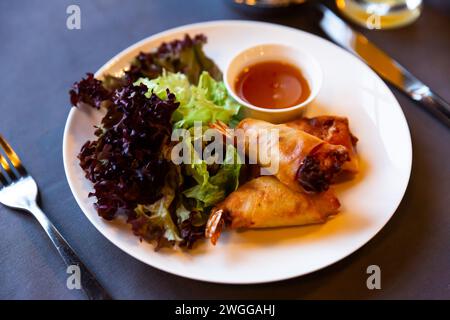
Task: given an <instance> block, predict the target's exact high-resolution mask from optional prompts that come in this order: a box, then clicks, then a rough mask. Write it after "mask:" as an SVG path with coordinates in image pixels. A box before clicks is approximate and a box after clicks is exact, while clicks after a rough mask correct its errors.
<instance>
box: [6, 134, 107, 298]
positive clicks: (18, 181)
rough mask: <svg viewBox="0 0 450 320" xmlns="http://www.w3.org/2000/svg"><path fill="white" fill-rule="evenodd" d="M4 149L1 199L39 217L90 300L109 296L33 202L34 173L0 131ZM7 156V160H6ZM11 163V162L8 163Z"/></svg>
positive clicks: (34, 191) (35, 186)
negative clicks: (78, 269)
mask: <svg viewBox="0 0 450 320" xmlns="http://www.w3.org/2000/svg"><path fill="white" fill-rule="evenodd" d="M1 149H3V151H4V153H5V155H6V158H5V157H3V156H2V154H1V153H0V165H1V167H3V170H4V172H5V173H6V175H5V174H2V171H1V168H0V203H3V204H4V205H5V206H8V207H11V208H14V209H20V210H25V211H28V212H30V213H31V214H33V216H34V217H35V218H36V219H37V220H38V221H39V223H40V224H41V226H42V227H43V228H44V230H45V232H46V233H47V235H48V236H49V238H50V240H52V242H53V244H54V245H55V247H56V249H57V250H58V252H59V254H60V256H61V257H62V259H63V260H64V262H65V264H66V265H67V266H72V265H78V267H79V268H80V274H81V279H80V280H81V281H80V282H81V287H82V289H83V291H84V292H85V293H86V295H87V296H88V298H89V299H91V300H104V299H111V297H110V296H109V294H108V293H107V292H106V290H105V289H104V288H103V287H102V286H101V285H100V283H99V282H98V281H97V280H96V279H95V277H94V276H93V275H92V273H91V272H90V271H89V270H88V268H86V266H85V265H84V264H83V263H82V262H81V260H80V258H78V256H77V254H76V253H75V251H74V250H73V249H72V248H71V247H70V245H69V244H68V243H67V241H66V240H65V239H64V238H63V236H62V235H61V234H60V233H59V231H58V230H57V229H56V228H55V226H54V225H53V224H52V223H51V222H50V220H49V219H48V218H47V216H46V215H45V213H44V212H43V211H42V210H41V209H40V208H39V206H38V204H37V203H36V198H37V195H38V187H37V184H36V182H35V181H34V179H33V177H32V176H30V175H29V174H28V173H27V171H26V170H25V168H24V167H23V165H22V162H21V161H20V159H19V157H18V156H17V154H16V153H15V152H14V150H13V149H12V148H11V146H10V145H9V144H8V142H6V140H5V139H4V138H3V137H2V136H1V135H0V151H1ZM7 159H8V160H9V162H8V161H7ZM10 163H11V164H12V166H10Z"/></svg>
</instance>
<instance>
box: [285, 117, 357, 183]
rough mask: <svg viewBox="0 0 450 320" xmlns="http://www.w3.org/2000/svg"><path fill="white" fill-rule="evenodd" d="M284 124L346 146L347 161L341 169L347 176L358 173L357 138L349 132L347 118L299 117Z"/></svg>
mask: <svg viewBox="0 0 450 320" xmlns="http://www.w3.org/2000/svg"><path fill="white" fill-rule="evenodd" d="M286 125H288V126H290V127H292V128H296V129H300V130H303V131H306V132H307V133H309V134H312V135H313V136H316V137H318V138H320V139H322V140H324V141H326V142H328V143H331V144H335V145H342V146H344V147H346V148H347V151H348V155H349V161H347V162H345V163H344V165H343V166H342V171H343V172H344V173H346V174H349V175H347V176H348V177H351V176H352V175H354V174H356V173H358V171H359V161H358V156H357V153H356V143H357V142H358V139H357V138H356V137H355V136H354V135H353V134H352V133H351V131H350V127H349V124H348V119H347V118H343V117H337V116H319V117H314V118H299V119H297V120H294V121H291V122H288V123H286Z"/></svg>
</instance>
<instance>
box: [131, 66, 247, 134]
mask: <svg viewBox="0 0 450 320" xmlns="http://www.w3.org/2000/svg"><path fill="white" fill-rule="evenodd" d="M134 84H135V85H139V84H144V85H145V86H147V88H148V95H149V96H150V95H151V93H152V92H154V93H155V94H156V95H157V96H158V97H160V98H161V99H165V98H167V89H169V91H170V92H171V93H174V94H175V97H176V99H177V101H178V102H179V103H180V106H179V107H178V109H177V110H176V111H175V113H174V114H173V116H172V121H173V122H174V128H186V129H187V128H190V127H192V126H193V124H194V121H202V122H203V123H204V124H205V125H206V124H208V123H214V122H216V121H217V120H220V121H222V122H224V123H227V124H228V123H230V121H232V120H233V119H234V118H236V117H238V113H239V109H240V107H241V106H240V105H239V104H238V103H237V102H236V101H235V100H234V99H233V98H232V97H230V96H229V94H228V92H227V89H226V88H225V84H224V83H223V82H222V81H216V80H214V79H213V78H212V77H211V76H210V75H209V73H208V72H206V71H204V72H202V74H201V75H200V78H199V81H198V85H197V86H195V85H191V84H190V83H189V80H188V78H187V77H186V76H185V75H184V74H182V73H171V72H163V74H162V75H161V76H160V77H158V78H156V79H152V80H149V79H147V78H140V79H139V80H138V81H136V82H135V83H134Z"/></svg>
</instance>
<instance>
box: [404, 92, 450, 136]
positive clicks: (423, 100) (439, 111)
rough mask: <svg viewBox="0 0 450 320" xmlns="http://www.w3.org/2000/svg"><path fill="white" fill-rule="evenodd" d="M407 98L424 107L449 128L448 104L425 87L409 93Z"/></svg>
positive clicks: (449, 110)
mask: <svg viewBox="0 0 450 320" xmlns="http://www.w3.org/2000/svg"><path fill="white" fill-rule="evenodd" d="M409 96H410V97H411V98H412V99H413V100H414V101H417V102H418V103H420V104H421V105H422V106H424V107H425V108H426V109H427V110H428V111H429V112H430V113H431V114H433V115H434V116H435V117H436V118H437V119H439V120H441V122H442V123H444V124H445V125H446V126H447V127H448V128H450V104H449V103H448V102H447V101H445V100H444V99H442V98H441V97H440V96H438V95H437V94H436V93H434V92H433V91H431V90H430V88H428V87H427V86H425V85H424V86H421V87H420V88H418V89H416V90H412V91H410V92H409Z"/></svg>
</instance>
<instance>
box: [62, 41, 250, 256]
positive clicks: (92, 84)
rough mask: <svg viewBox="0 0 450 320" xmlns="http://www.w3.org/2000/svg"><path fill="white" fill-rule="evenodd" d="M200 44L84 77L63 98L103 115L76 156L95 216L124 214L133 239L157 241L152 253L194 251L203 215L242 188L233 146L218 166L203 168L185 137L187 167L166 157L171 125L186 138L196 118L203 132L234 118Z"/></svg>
mask: <svg viewBox="0 0 450 320" xmlns="http://www.w3.org/2000/svg"><path fill="white" fill-rule="evenodd" d="M205 43H206V37H205V36H204V35H196V36H195V37H192V38H191V37H189V36H188V35H186V36H185V37H184V39H181V40H174V41H171V42H168V43H163V44H162V45H161V46H160V47H158V48H157V49H156V50H153V51H151V52H148V53H143V52H141V53H140V54H139V55H138V56H137V57H136V58H135V59H134V60H133V62H132V63H131V66H130V68H129V69H128V70H126V71H125V72H124V75H123V76H121V77H115V76H112V75H105V76H104V77H103V79H102V80H100V79H96V78H94V75H93V74H92V73H88V74H87V77H86V78H85V79H82V80H81V81H79V82H77V83H75V84H74V85H73V87H72V89H71V90H70V92H69V94H70V100H71V102H72V105H74V106H79V105H80V104H88V105H91V106H92V107H95V108H97V109H99V108H104V109H106V111H107V112H106V115H105V116H104V118H103V119H102V122H101V124H100V125H99V127H97V130H96V132H95V134H96V139H95V140H93V141H87V142H86V143H85V145H84V146H83V147H82V149H81V151H80V154H79V155H78V158H79V159H80V166H81V168H82V169H83V170H84V172H85V175H86V178H88V179H89V180H90V181H92V183H93V187H94V191H93V192H92V193H90V195H89V196H93V197H95V198H96V200H97V201H96V203H95V204H94V205H95V208H96V209H97V212H98V214H99V215H100V216H102V217H103V218H105V219H108V220H111V219H114V218H115V217H116V216H117V215H124V216H126V217H127V222H128V223H130V224H131V226H132V230H133V232H134V234H135V235H137V236H139V237H140V238H141V239H145V240H147V241H149V242H156V247H155V249H158V248H161V247H163V246H173V245H175V244H177V245H179V246H185V247H188V248H190V247H192V245H193V244H194V243H195V241H197V240H198V239H201V238H203V237H204V233H205V224H206V221H207V219H208V216H209V212H210V209H211V208H212V207H213V206H214V205H215V204H217V203H218V202H219V201H221V200H223V199H224V198H225V197H226V196H227V195H228V194H229V193H230V192H233V191H234V190H236V188H237V187H238V184H239V175H240V170H241V167H242V163H241V161H240V159H239V156H238V153H237V151H236V149H235V148H234V147H233V146H231V145H229V146H227V147H225V148H224V150H223V151H224V153H225V157H224V162H223V163H222V164H210V163H209V162H207V161H206V160H205V159H202V157H201V154H202V150H199V149H198V147H197V145H196V141H194V139H193V138H190V137H189V136H188V137H186V138H183V140H182V142H181V143H183V144H184V145H185V146H186V148H187V150H188V151H189V152H188V156H189V157H190V160H191V161H190V163H186V164H181V165H176V164H175V163H174V162H173V161H172V160H171V157H170V154H171V150H172V148H173V147H174V143H173V142H172V141H170V139H171V134H172V132H173V130H174V129H187V130H188V131H189V132H190V131H192V130H193V129H194V122H196V121H201V122H202V125H203V126H204V128H203V129H205V128H207V127H208V125H209V124H211V123H214V122H215V121H217V120H220V121H222V122H224V123H226V124H228V125H232V124H233V122H236V121H237V120H238V119H239V116H238V113H239V109H240V105H239V104H238V103H237V102H236V101H234V100H233V99H232V98H231V97H230V96H229V94H228V92H227V90H226V88H225V85H224V83H223V82H222V81H221V79H222V74H221V72H220V70H219V68H218V67H217V66H216V65H215V63H214V62H213V61H212V60H211V59H210V58H208V57H207V56H206V55H205V53H204V52H203V49H202V47H203V45H204V44H205ZM203 129H202V130H203ZM201 138H203V134H202V135H201ZM202 141H207V140H205V139H202ZM200 146H201V147H200V149H202V148H203V149H204V148H207V147H208V143H207V142H201V144H200ZM222 147H223V146H222Z"/></svg>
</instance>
